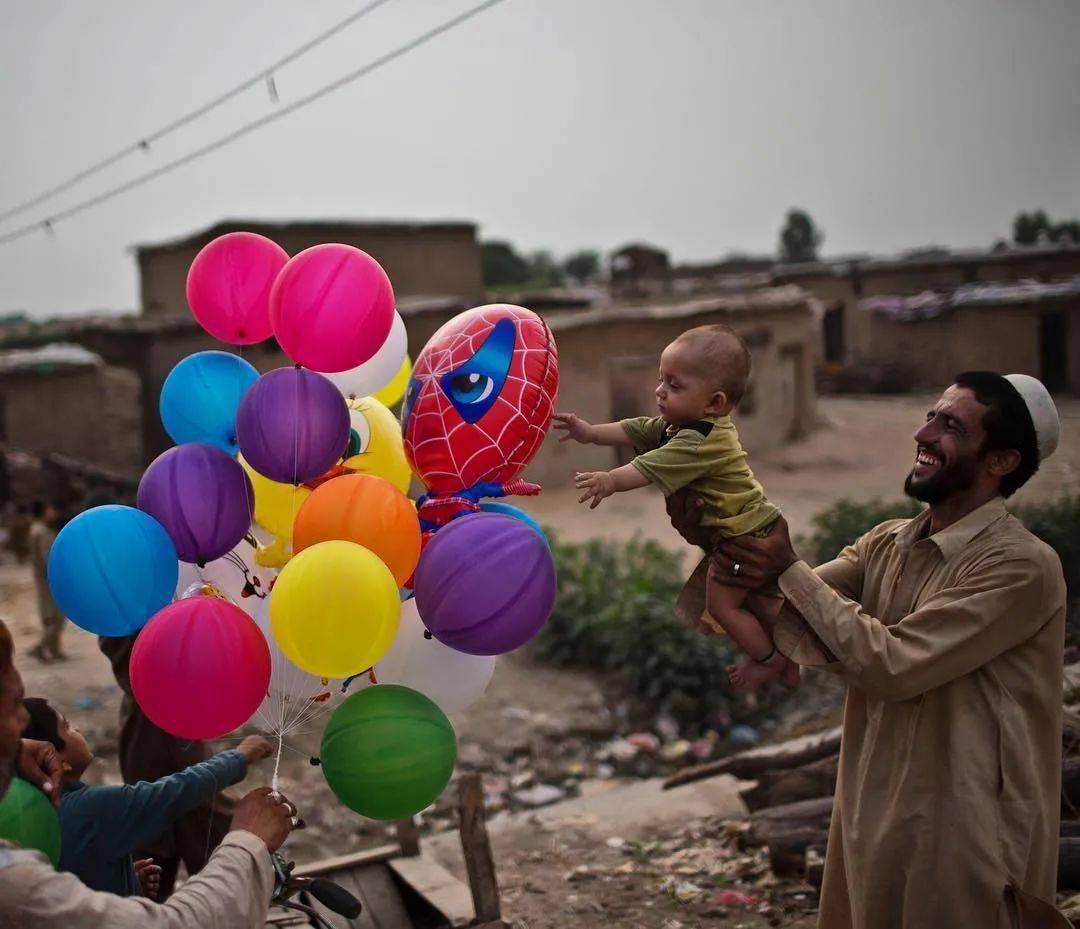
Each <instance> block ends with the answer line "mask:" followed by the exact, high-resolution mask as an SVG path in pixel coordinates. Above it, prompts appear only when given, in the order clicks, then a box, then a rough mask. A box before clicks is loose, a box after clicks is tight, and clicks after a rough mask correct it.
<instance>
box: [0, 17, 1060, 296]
mask: <svg viewBox="0 0 1080 929" xmlns="http://www.w3.org/2000/svg"><path fill="white" fill-rule="evenodd" d="M0 2H2V7H3V12H4V14H5V15H4V27H3V29H2V30H0V74H2V79H0V127H2V130H0V131H2V135H0V139H2V145H0V161H2V166H3V168H2V170H0V211H3V210H4V209H6V208H7V207H8V206H10V205H12V204H14V203H16V202H18V201H20V200H22V199H24V198H25V197H27V196H30V195H32V194H34V193H36V192H38V191H39V190H40V189H42V188H43V187H46V186H49V185H51V184H53V183H56V182H57V181H59V180H62V179H63V178H65V177H67V176H68V175H70V174H71V173H73V172H75V171H77V170H79V169H80V168H82V167H85V166H86V165H87V164H89V163H90V162H92V161H94V160H96V159H97V158H100V157H101V156H103V155H105V154H108V153H109V152H111V151H112V150H114V149H116V148H118V147H121V146H122V145H124V144H126V143H129V142H131V141H134V140H135V139H137V138H138V137H139V136H140V135H143V134H146V133H149V132H151V131H153V130H154V129H156V128H158V127H159V126H161V125H163V124H164V123H166V122H168V121H169V120H171V119H172V118H174V117H176V116H178V115H180V114H182V113H184V112H186V111H187V110H188V109H190V108H193V107H194V106H197V105H199V104H200V103H203V102H205V101H206V100H207V99H209V98H210V97H212V96H214V95H215V94H217V93H220V92H222V91H223V90H225V89H227V88H228V87H230V86H231V85H233V84H235V83H238V82H239V81H240V80H242V79H243V78H245V77H248V76H250V75H251V74H252V73H254V72H256V71H258V70H259V69H260V68H262V67H264V66H265V65H266V64H268V63H270V62H272V61H273V60H274V59H276V58H278V57H280V56H282V55H284V54H285V53H287V52H289V51H291V50H292V49H293V48H295V47H296V46H297V45H299V44H301V43H302V42H303V41H305V40H306V39H308V38H310V37H312V36H314V35H315V34H316V33H318V32H320V31H322V30H323V29H325V28H327V27H328V26H330V25H331V24H332V23H334V22H335V21H337V20H339V19H341V18H342V17H344V16H346V15H347V14H349V13H350V12H352V11H353V10H355V9H358V8H359V7H360V6H361V5H363V2H362V0H319V2H303V3H298V2H296V0H289V2H285V0H227V2H223V0H186V2H184V3H165V2H152V3H139V2H136V0H126V2H123V0H96V2H94V3H87V2H85V0H67V2H57V0H51V2H48V3H41V2H38V0H0ZM470 5H471V4H470V2H469V0H392V2H390V3H388V4H387V5H385V6H384V7H382V8H380V9H379V10H377V11H376V12H374V13H372V14H371V15H370V16H369V17H367V18H365V19H363V20H361V21H360V22H358V23H356V24H355V25H353V26H351V27H350V28H349V29H347V30H346V31H345V32H343V33H342V34H340V35H338V36H336V37H335V38H334V39H332V40H330V41H329V42H328V43H327V44H325V45H323V46H322V47H320V48H318V49H316V50H315V51H314V52H312V53H310V54H309V55H307V56H305V57H304V58H303V59H302V60H300V61H298V62H297V63H295V64H293V65H290V66H288V67H287V68H285V69H284V70H282V71H281V72H280V73H279V74H278V75H277V88H278V92H279V94H280V97H281V102H282V104H285V103H288V102H289V101H290V100H293V99H296V98H297V97H298V96H301V95H303V94H305V93H307V92H310V91H311V90H313V89H315V88H316V87H318V86H319V85H320V84H322V83H325V82H327V81H329V80H332V79H333V78H335V77H337V76H338V75H340V74H343V73H345V72H346V71H349V70H351V69H352V68H355V67H357V66H358V65H359V64H362V63H363V62H365V61H367V60H368V59H370V58H374V57H376V56H377V55H379V54H382V53H383V52H385V51H388V50H390V49H391V48H393V47H394V46H395V45H398V44H401V43H403V42H405V41H407V40H408V39H410V38H412V37H414V36H415V35H417V34H418V33H420V32H422V31H423V30H425V29H426V28H429V27H430V26H433V25H435V24H436V23H438V22H439V21H441V20H443V19H445V18H448V17H449V16H451V15H453V14H454V13H457V12H459V11H461V10H464V9H466V8H467V7H468V6H470ZM1078 47H1080V3H1077V2H1076V0H1025V2H1017V0H947V2H944V3H943V2H941V0H892V2H884V3H882V2H870V0H791V2H775V0H506V2H504V3H502V4H501V5H499V6H497V7H495V8H494V9H492V10H490V11H489V12H486V13H484V14H482V15H481V16H480V17H478V18H477V19H475V20H473V21H471V22H469V23H468V24H466V25H464V26H463V27H461V28H459V29H457V30H455V31H454V32H452V33H450V34H449V35H447V36H444V37H441V38H439V39H437V40H435V41H434V42H433V43H432V44H430V45H427V46H425V47H423V48H421V49H419V50H417V51H415V52H413V53H412V54H409V55H407V56H406V57H404V58H402V59H401V60H399V61H397V62H394V63H392V64H390V65H388V66H387V67H386V68H384V69H382V70H380V71H378V72H376V73H374V74H372V75H371V76H370V77H367V78H364V79H362V80H360V81H359V82H357V83H356V84H353V85H351V86H349V87H346V88H345V89H343V90H340V91H338V92H337V93H335V94H333V95H331V96H329V97H326V98H324V99H322V100H321V101H319V102H317V103H315V104H313V105H312V106H310V107H309V108H307V109H305V110H303V111H301V112H298V113H296V114H295V115H292V116H290V117H287V118H286V119H284V120H282V121H280V122H278V123H277V124H275V125H273V126H270V127H268V128H266V129H262V130H259V131H258V132H256V133H254V134H252V135H250V136H248V137H247V138H245V139H243V140H241V141H239V142H238V143H236V144H234V145H233V146H231V147H229V148H227V149H225V150H222V151H220V152H218V153H216V154H213V155H211V156H209V157H207V158H206V159H204V160H202V161H200V162H198V163H196V164H193V165H190V166H188V167H185V168H182V169H180V170H178V171H176V172H174V173H172V174H170V175H169V176H167V177H165V178H163V179H161V180H157V181H154V182H152V183H150V184H148V185H147V186H145V187H142V188H141V189H139V190H136V191H134V192H132V193H128V194H125V195H123V196H120V197H118V198H116V199H114V200H112V201H111V202H109V203H107V204H106V205H104V206H101V207H99V208H96V209H94V210H91V211H89V212H86V213H83V214H82V215H80V216H78V217H76V218H74V219H71V220H69V221H67V222H64V223H61V224H59V225H58V226H57V227H56V230H55V235H54V236H52V237H50V236H48V235H46V234H43V233H35V234H34V235H32V236H30V237H29V238H26V239H23V240H21V241H18V242H15V243H13V244H8V245H5V246H2V247H0V312H4V311H8V310H16V309H25V310H27V311H29V312H30V313H31V314H33V315H35V316H51V315H56V314H61V313H78V312H85V311H88V310H94V309H106V310H114V311H122V310H130V309H132V308H134V307H136V305H137V291H136V275H135V265H134V261H133V257H132V254H131V252H130V250H129V247H130V246H131V245H133V244H135V243H139V242H153V241H158V240H162V239H168V238H172V237H175V236H177V235H180V234H184V233H187V232H190V231H194V230H197V229H199V228H202V227H204V226H207V225H209V224H211V223H214V222H216V221H218V220H220V219H222V218H225V217H240V218H243V217H252V218H290V219H292V218H301V217H304V218H313V217H356V218H360V219H372V218H378V219H419V220H424V219H447V218H454V219H470V220H475V221H476V222H477V223H479V224H480V229H481V235H482V236H483V237H485V238H493V237H497V238H506V239H509V240H511V241H512V242H514V243H515V244H516V245H518V246H519V247H520V248H522V249H533V248H539V247H545V248H550V249H552V250H554V251H555V252H556V253H558V254H561V253H565V252H567V251H570V250H572V249H576V248H580V247H596V248H599V249H602V250H609V249H611V248H614V247H616V246H618V245H620V244H622V243H624V242H626V241H628V240H647V241H651V242H655V243H656V244H659V245H662V246H664V247H666V248H668V249H669V250H670V251H671V252H672V255H673V257H674V258H675V259H676V260H699V259H707V258H711V257H715V256H717V255H720V254H722V253H724V252H727V251H729V250H744V251H772V250H773V249H774V248H775V244H776V236H777V229H778V227H779V225H780V223H781V221H782V219H783V215H784V212H785V211H786V210H787V209H788V208H789V207H791V206H793V205H798V206H801V207H804V208H806V209H808V210H809V211H810V212H811V214H812V215H813V216H814V218H815V219H816V220H817V222H818V224H819V225H820V226H821V227H822V228H823V229H824V231H825V235H826V239H825V251H826V253H841V252H851V251H873V252H891V251H896V250H899V249H904V248H910V247H912V246H918V245H923V244H930V243H934V244H944V245H951V246H983V245H989V244H991V243H992V242H993V241H994V239H995V238H997V237H999V236H1003V235H1006V234H1007V233H1008V231H1009V228H1010V224H1011V221H1012V218H1013V216H1014V215H1015V214H1016V212H1017V211H1018V210H1021V209H1026V208H1032V207H1038V206H1041V207H1044V208H1046V209H1047V210H1049V211H1050V213H1051V215H1052V216H1059V215H1060V216H1066V215H1067V216H1077V215H1080V54H1078V53H1077V48H1078ZM279 105H280V104H279ZM273 106H274V105H273V104H272V103H271V102H270V100H269V97H268V94H267V92H266V91H265V89H264V88H262V87H257V88H254V89H253V90H251V91H249V92H248V93H247V94H245V95H244V96H243V97H241V98H239V99H238V100H236V101H233V102H232V103H230V104H229V105H227V106H225V107H224V108H222V110H221V111H219V112H217V113H215V114H213V115H212V116H210V117H208V118H206V119H204V120H201V121H199V122H198V123H196V124H194V125H192V126H190V127H188V128H186V129H184V130H182V131H180V132H178V133H176V135H174V136H172V137H170V138H169V139H166V140H163V141H162V142H160V143H159V144H157V145H155V146H154V147H153V148H152V150H151V151H150V152H149V153H147V154H140V155H139V156H138V157H133V158H130V159H128V160H126V161H124V162H122V163H121V164H119V165H117V166H116V167H115V168H114V169H112V170H110V171H109V172H107V173H105V174H103V175H99V176H98V177H96V178H94V179H93V180H91V181H90V182H89V183H87V184H85V185H84V186H82V187H80V188H78V189H77V190H74V191H71V192H69V193H68V194H66V195H64V196H62V197H61V198H59V199H58V200H57V201H55V203H54V204H52V208H54V209H55V208H60V207H62V206H65V205H68V204H71V203H74V202H76V201H77V200H80V199H83V198H84V197H86V196H90V195H92V194H94V193H96V192H98V191H100V190H103V189H105V188H106V187H109V186H112V185H113V184H116V183H119V182H121V181H123V180H126V179H128V178H130V177H132V176H134V175H135V174H136V173H139V172H142V171H145V170H147V169H148V168H151V167H154V166H155V165H158V164H161V163H162V162H164V161H167V160H168V159H170V158H173V157H176V156H178V155H180V154H183V153H184V152H186V151H188V150H190V149H191V148H193V147H196V146H198V145H201V144H204V143H206V142H209V141H211V140H212V139H214V138H216V137H217V136H219V135H221V134H224V133H226V132H228V131H229V130H231V129H233V128H235V127H236V126H238V125H240V124H241V123H244V122H246V121H248V120H250V119H253V118H255V117H257V116H259V115H261V114H263V113H266V112H269V111H270V110H271V109H273ZM44 215H46V210H45V209H44V208H43V209H42V210H39V211H35V212H32V213H29V214H26V215H24V216H20V217H16V218H15V219H13V220H9V221H8V222H7V223H4V224H0V234H2V233H3V232H4V231H8V230H9V229H11V228H15V227H16V226H18V225H22V224H23V223H25V222H26V221H28V220H31V219H38V218H43V217H44Z"/></svg>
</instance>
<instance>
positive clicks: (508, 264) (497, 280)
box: [480, 242, 531, 287]
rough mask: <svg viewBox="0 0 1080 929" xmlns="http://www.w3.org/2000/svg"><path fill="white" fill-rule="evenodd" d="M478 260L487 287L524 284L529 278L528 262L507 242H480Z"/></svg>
mask: <svg viewBox="0 0 1080 929" xmlns="http://www.w3.org/2000/svg"><path fill="white" fill-rule="evenodd" d="M480 260H481V263H482V265H483V269H484V284H485V285H486V286H488V287H502V286H505V285H507V284H524V283H525V282H526V281H528V280H529V276H530V273H531V269H530V266H529V262H528V261H526V260H525V259H524V258H522V257H521V255H519V254H518V253H517V251H515V249H514V246H513V245H511V244H510V243H509V242H483V243H481V245H480Z"/></svg>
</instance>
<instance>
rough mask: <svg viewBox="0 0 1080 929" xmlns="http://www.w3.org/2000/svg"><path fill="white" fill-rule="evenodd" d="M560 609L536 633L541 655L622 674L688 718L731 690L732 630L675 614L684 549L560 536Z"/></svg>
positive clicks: (634, 692)
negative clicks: (724, 633) (718, 633)
mask: <svg viewBox="0 0 1080 929" xmlns="http://www.w3.org/2000/svg"><path fill="white" fill-rule="evenodd" d="M552 551H553V552H554V555H555V563H556V565H557V567H558V571H559V597H558V601H557V603H556V605H555V611H554V613H553V614H552V616H551V619H550V620H549V621H548V623H547V625H546V626H545V627H544V630H543V631H542V632H541V633H540V635H539V636H538V637H537V639H536V643H535V652H534V654H535V655H536V657H537V658H538V659H539V660H541V661H545V662H548V663H550V664H554V665H557V666H561V667H575V668H588V669H590V670H593V671H599V672H604V673H605V674H608V675H612V676H614V677H616V678H618V679H619V680H620V681H621V682H622V683H623V685H624V686H625V687H626V689H627V690H628V691H629V693H630V694H631V696H633V697H636V698H638V699H639V700H640V701H642V702H643V703H647V704H649V705H651V708H652V710H653V712H656V711H658V710H660V709H666V710H668V711H669V712H671V713H673V714H675V715H676V716H678V717H680V718H681V719H683V720H684V721H695V722H699V721H703V720H706V719H708V718H710V716H712V714H713V713H714V711H716V710H717V709H720V708H721V707H723V706H724V705H725V704H726V702H727V700H728V699H729V698H730V691H729V689H728V683H727V674H726V672H725V670H724V668H725V666H726V665H727V664H728V663H729V662H730V661H731V659H732V657H733V655H734V652H733V648H732V644H731V642H730V640H729V639H727V638H716V637H711V636H705V635H701V634H700V633H698V632H696V631H694V630H692V629H689V628H687V627H685V626H683V625H682V624H681V623H680V622H679V620H678V619H677V617H676V615H675V600H676V598H677V597H678V595H679V591H680V590H681V589H682V584H683V572H682V566H681V563H680V557H679V556H678V555H676V554H674V553H672V552H670V551H668V550H667V549H665V548H663V547H662V546H660V545H659V544H657V543H656V542H652V541H646V540H642V539H640V538H639V539H634V540H633V541H631V542H627V543H616V542H609V541H602V540H597V539H594V540H591V541H589V542H585V543H583V544H580V545H571V544H565V543H559V542H557V541H554V542H553V544H552Z"/></svg>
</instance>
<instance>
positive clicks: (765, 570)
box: [713, 517, 799, 588]
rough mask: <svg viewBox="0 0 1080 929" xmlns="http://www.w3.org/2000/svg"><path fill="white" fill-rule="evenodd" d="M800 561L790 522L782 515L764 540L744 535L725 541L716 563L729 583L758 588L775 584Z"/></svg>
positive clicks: (722, 543) (718, 570)
mask: <svg viewBox="0 0 1080 929" xmlns="http://www.w3.org/2000/svg"><path fill="white" fill-rule="evenodd" d="M798 560H799V556H798V555H797V554H796V553H795V549H794V548H793V547H792V545H791V536H790V534H789V533H788V524H787V521H786V520H785V519H784V518H783V517H781V518H780V519H779V520H777V522H776V525H775V526H773V530H772V532H770V533H769V534H768V535H767V536H765V537H764V538H762V539H758V538H755V537H753V536H748V535H742V536H738V537H737V538H734V539H726V540H725V541H723V542H721V543H720V545H719V546H718V551H717V553H716V555H715V556H714V557H713V564H714V566H715V570H716V572H717V573H718V574H719V575H720V576H721V577H722V578H723V579H724V583H725V584H728V585H730V586H732V587H747V588H756V587H763V586H765V585H766V584H772V583H775V581H776V579H777V578H778V577H779V576H780V575H781V574H783V573H784V572H785V571H786V570H787V569H788V568H790V567H791V566H792V565H793V564H795V562H796V561H798Z"/></svg>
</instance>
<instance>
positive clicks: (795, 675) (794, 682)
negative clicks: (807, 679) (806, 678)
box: [745, 591, 799, 687]
mask: <svg viewBox="0 0 1080 929" xmlns="http://www.w3.org/2000/svg"><path fill="white" fill-rule="evenodd" d="M745 605H746V609H748V610H749V611H750V612H751V613H753V614H754V615H755V616H756V617H757V618H758V620H759V621H760V622H761V625H762V626H763V627H764V628H765V631H766V632H767V633H768V634H769V638H770V639H772V635H773V629H774V628H775V626H776V617H777V616H779V615H780V607H782V606H783V605H784V600H783V598H782V597H771V596H768V595H767V594H761V593H758V592H757V591H750V595H749V596H748V597H747V598H746V604H745ZM780 678H781V680H782V681H783V682H784V683H785V684H787V685H788V686H789V687H797V686H798V684H799V666H798V665H797V664H796V663H795V662H794V661H792V660H791V659H790V658H784V666H783V670H782V671H781V673H780Z"/></svg>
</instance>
